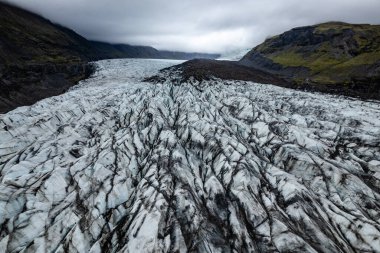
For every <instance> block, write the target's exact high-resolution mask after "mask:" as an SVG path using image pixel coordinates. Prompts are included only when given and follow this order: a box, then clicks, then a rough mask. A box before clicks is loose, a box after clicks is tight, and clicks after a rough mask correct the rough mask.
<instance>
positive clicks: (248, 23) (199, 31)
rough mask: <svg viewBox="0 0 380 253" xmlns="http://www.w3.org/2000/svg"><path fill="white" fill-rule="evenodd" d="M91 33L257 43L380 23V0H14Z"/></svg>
mask: <svg viewBox="0 0 380 253" xmlns="http://www.w3.org/2000/svg"><path fill="white" fill-rule="evenodd" d="M8 2H11V3H16V4H17V5H19V6H22V7H25V8H27V9H29V10H32V11H34V12H37V13H39V14H42V15H43V16H45V17H46V18H49V19H50V20H52V21H54V22H57V23H60V24H63V25H65V26H67V27H69V28H72V29H74V30H75V31H76V32H78V33H79V34H81V35H83V36H85V37H86V38H89V39H95V40H100V41H108V42H118V43H129V44H134V45H150V46H153V47H156V48H158V49H169V50H181V51H198V52H210V53H211V52H212V53H214V52H218V53H220V52H224V51H231V50H236V49H239V48H252V47H253V46H255V45H257V44H259V43H261V42H262V41H264V40H265V38H266V37H269V36H273V35H275V34H278V33H281V32H284V31H286V30H288V29H290V28H293V27H296V26H304V25H311V24H315V23H321V22H326V21H331V20H334V21H345V22H351V23H371V24H380V15H379V10H380V0H8Z"/></svg>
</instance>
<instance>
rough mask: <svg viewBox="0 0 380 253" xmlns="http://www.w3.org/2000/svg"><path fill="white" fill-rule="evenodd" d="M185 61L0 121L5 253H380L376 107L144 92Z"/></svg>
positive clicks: (104, 79)
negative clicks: (157, 76)
mask: <svg viewBox="0 0 380 253" xmlns="http://www.w3.org/2000/svg"><path fill="white" fill-rule="evenodd" d="M178 63H179V61H170V60H148V59H119V60H103V61H99V62H96V63H95V64H96V66H97V71H96V73H95V74H94V75H93V76H91V77H90V78H89V79H87V80H84V81H82V82H80V83H79V84H78V85H77V86H75V87H74V88H72V89H71V90H69V91H68V92H67V93H65V94H63V95H60V96H56V97H51V98H47V99H44V100H42V101H40V102H37V103H36V104H34V105H32V106H26V107H20V108H17V109H15V110H13V111H11V112H9V113H7V114H3V115H0V182H1V183H0V252H92V253H97V252H380V103H379V102H378V101H361V100H357V99H354V98H348V97H341V96H333V95H326V94H319V93H307V92H302V91H296V90H291V89H285V88H281V87H276V86H273V85H270V84H258V83H252V82H245V81H234V80H229V81H225V80H224V81H222V80H219V79H211V80H207V81H201V82H199V81H196V80H194V79H190V80H188V81H187V82H183V83H176V82H173V81H171V80H173V79H176V78H179V77H178V75H180V73H166V72H163V74H162V75H168V76H166V77H167V78H163V79H162V80H163V81H162V82H160V83H156V84H154V83H149V82H145V81H143V80H144V79H145V78H147V77H149V76H152V75H155V74H157V73H158V71H159V70H160V69H162V68H166V67H169V66H172V65H175V64H178ZM164 77H165V76H164Z"/></svg>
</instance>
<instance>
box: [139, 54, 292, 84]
mask: <svg viewBox="0 0 380 253" xmlns="http://www.w3.org/2000/svg"><path fill="white" fill-rule="evenodd" d="M161 72H162V73H167V72H173V73H174V72H180V76H181V80H177V81H178V82H185V81H188V80H189V79H190V78H194V79H195V80H197V81H202V80H209V79H212V78H220V79H225V80H242V81H253V82H258V83H271V84H277V85H280V86H291V83H289V82H287V81H286V80H285V79H282V78H279V77H276V76H275V75H272V74H270V73H266V72H264V71H261V70H258V69H254V68H250V67H246V66H243V65H240V64H238V62H233V61H216V60H206V59H196V60H190V61H187V62H185V63H183V64H180V65H177V66H173V67H170V68H167V69H163V70H162V71H161ZM166 76H170V75H165V77H166ZM162 78H163V76H162V75H160V74H158V75H156V76H153V77H151V78H148V79H146V80H147V81H153V82H156V81H162ZM175 78H177V76H175ZM171 81H174V82H175V81H176V80H171Z"/></svg>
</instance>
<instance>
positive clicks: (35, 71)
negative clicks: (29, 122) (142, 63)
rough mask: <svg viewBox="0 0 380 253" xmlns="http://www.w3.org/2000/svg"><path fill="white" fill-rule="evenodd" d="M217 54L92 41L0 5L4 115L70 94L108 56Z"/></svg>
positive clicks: (1, 105)
mask: <svg viewBox="0 0 380 253" xmlns="http://www.w3.org/2000/svg"><path fill="white" fill-rule="evenodd" d="M218 56H219V55H217V54H196V53H182V52H169V51H159V50H157V49H155V48H153V47H146V46H131V45H125V44H110V43H104V42H96V41H89V40H87V39H85V38H84V37H82V36H80V35H79V34H77V33H75V32H74V31H72V30H70V29H68V28H65V27H63V26H61V25H57V24H54V23H52V22H51V21H49V20H47V19H45V18H43V17H41V16H39V15H36V14H34V13H31V12H29V11H26V10H23V9H21V8H18V7H15V6H12V5H9V4H6V3H1V2H0V113H3V112H7V111H9V110H12V109H14V108H16V107H18V106H21V105H29V104H32V103H34V102H36V101H38V100H40V99H42V98H45V97H49V96H54V95H57V94H60V93H62V92H64V91H65V90H67V89H68V88H69V87H71V86H73V85H74V84H76V83H77V82H78V81H79V80H81V79H84V78H86V77H88V76H89V75H90V74H91V73H92V72H93V71H94V70H93V68H92V67H91V64H88V62H89V61H94V60H100V59H108V58H165V59H167V58H172V59H183V60H187V59H192V58H194V57H203V58H217V57H218Z"/></svg>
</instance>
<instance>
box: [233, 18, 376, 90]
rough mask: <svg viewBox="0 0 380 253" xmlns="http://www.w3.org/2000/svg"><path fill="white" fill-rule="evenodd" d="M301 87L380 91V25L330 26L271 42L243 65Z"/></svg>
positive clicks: (304, 29) (294, 32)
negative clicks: (286, 79)
mask: <svg viewBox="0 0 380 253" xmlns="http://www.w3.org/2000/svg"><path fill="white" fill-rule="evenodd" d="M240 62H241V63H242V64H244V65H249V66H252V67H256V68H259V69H262V70H265V71H268V72H270V73H274V74H279V75H282V76H284V77H286V78H288V79H291V80H292V81H294V82H296V83H298V84H300V85H305V84H313V85H314V86H315V87H318V85H319V86H324V87H327V86H330V87H333V88H334V89H340V88H342V89H352V90H354V91H355V90H358V91H360V92H368V93H373V92H375V93H376V92H379V87H380V86H379V84H378V82H379V80H380V26H379V25H367V24H361V25H353V24H347V23H341V22H329V23H324V24H319V25H315V26H307V27H300V28H295V29H292V30H290V31H288V32H285V33H283V34H281V35H278V36H275V37H272V38H269V39H267V40H266V41H265V42H264V43H263V44H261V45H259V46H257V47H256V48H254V49H253V50H252V51H250V52H249V53H248V54H247V55H246V56H244V58H243V59H242V60H241V61H240Z"/></svg>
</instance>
